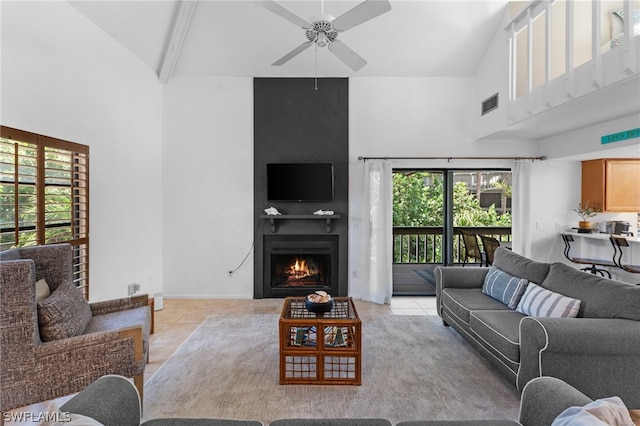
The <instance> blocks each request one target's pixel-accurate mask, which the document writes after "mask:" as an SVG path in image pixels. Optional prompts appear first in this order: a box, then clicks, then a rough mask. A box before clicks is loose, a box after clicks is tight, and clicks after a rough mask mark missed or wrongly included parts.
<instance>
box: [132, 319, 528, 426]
mask: <svg viewBox="0 0 640 426" xmlns="http://www.w3.org/2000/svg"><path fill="white" fill-rule="evenodd" d="M362 352H363V356H362V385H361V386H353V385H347V386H339V385H280V384H279V383H278V380H279V376H278V362H279V359H278V315H273V314H269V315H233V316H225V315H220V316H218V315H214V316H210V317H208V318H207V319H206V320H205V321H204V322H203V323H202V324H201V325H200V326H199V327H198V329H196V330H195V331H194V332H193V334H192V335H191V336H190V337H189V338H188V339H187V340H186V341H185V342H184V343H183V344H182V346H180V347H179V348H178V349H177V350H176V352H175V353H174V354H173V355H172V356H171V357H170V358H169V359H168V360H167V361H166V362H165V363H164V364H163V365H162V366H161V367H160V368H159V369H158V371H157V372H156V373H155V374H154V375H153V376H151V378H149V380H147V382H146V383H145V394H144V420H149V419H153V418H159V417H209V418H233V419H255V420H259V421H262V422H264V423H265V424H268V423H269V422H271V421H272V420H275V419H280V418H312V417H322V418H329V417H360V418H362V417H383V418H387V419H389V420H390V421H391V422H392V423H394V424H395V423H397V422H400V421H405V420H421V419H436V420H440V419H463V420H468V419H505V418H509V419H517V417H518V408H519V396H518V393H517V391H516V390H515V388H514V386H513V385H511V384H509V383H507V382H506V380H504V379H503V378H502V376H500V375H499V374H498V373H497V372H496V371H495V370H493V369H492V367H491V366H490V365H489V364H488V363H487V362H486V361H485V360H484V359H483V358H482V357H481V356H480V355H479V354H478V353H477V352H476V351H475V350H474V349H473V348H472V347H471V346H470V345H469V344H468V343H467V342H466V341H464V340H463V339H462V338H461V337H460V336H458V335H457V334H456V333H455V331H453V330H451V329H450V328H447V327H444V326H443V325H442V323H441V321H440V319H439V318H434V317H424V316H415V317H413V316H379V317H366V318H365V319H363V341H362Z"/></svg>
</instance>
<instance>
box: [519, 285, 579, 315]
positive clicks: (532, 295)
mask: <svg viewBox="0 0 640 426" xmlns="http://www.w3.org/2000/svg"><path fill="white" fill-rule="evenodd" d="M579 310H580V300H578V299H572V298H570V297H567V296H563V295H562V294H559V293H555V292H553V291H550V290H547V289H545V288H542V287H540V286H539V285H537V284H534V283H529V285H528V286H527V290H526V291H525V292H524V295H523V296H522V299H520V303H518V307H517V308H516V311H518V312H520V313H523V314H525V315H530V316H532V317H554V318H575V317H576V316H578V311H579Z"/></svg>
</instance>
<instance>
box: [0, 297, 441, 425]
mask: <svg viewBox="0 0 640 426" xmlns="http://www.w3.org/2000/svg"><path fill="white" fill-rule="evenodd" d="M283 300H284V299H258V300H252V299H165V300H164V303H163V309H162V310H158V311H155V323H154V324H155V330H154V331H155V332H154V334H152V335H151V337H150V350H149V363H148V364H147V366H146V368H145V382H146V381H147V380H149V378H150V377H151V376H152V375H153V374H154V373H155V372H156V371H157V370H158V368H160V367H161V366H162V364H163V363H164V362H165V361H166V360H167V359H169V357H170V356H171V355H172V354H173V352H174V351H175V350H176V349H177V348H178V347H179V346H180V345H181V344H182V343H183V342H184V341H185V340H186V339H187V337H189V336H190V335H191V333H193V331H194V330H195V329H196V328H198V326H199V325H200V324H201V323H202V322H203V321H204V320H205V319H206V318H207V317H208V316H209V315H225V314H226V315H232V314H280V311H281V310H282V303H283ZM355 305H356V309H357V310H358V314H359V315H360V317H361V318H362V319H363V320H364V321H366V318H367V317H370V316H379V315H431V316H437V312H436V298H435V297H394V298H392V300H391V304H389V305H378V304H376V303H371V302H364V301H362V300H355ZM69 398H71V395H70V396H65V397H61V398H58V399H56V400H54V401H46V402H42V403H38V404H33V405H29V406H27V407H21V408H16V409H15V410H11V412H29V413H43V412H47V411H49V410H50V409H51V407H49V406H50V404H51V403H52V402H53V403H55V404H57V405H58V406H60V405H62V404H64V403H65V402H66V401H67V400H68V399H69ZM0 423H1V422H0ZM11 424H12V425H15V426H17V425H33V424H35V423H34V422H17V421H13V422H11Z"/></svg>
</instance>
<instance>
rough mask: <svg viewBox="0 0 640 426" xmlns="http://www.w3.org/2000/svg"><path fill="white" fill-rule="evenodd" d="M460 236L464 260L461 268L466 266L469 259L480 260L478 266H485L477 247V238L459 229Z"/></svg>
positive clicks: (482, 254)
mask: <svg viewBox="0 0 640 426" xmlns="http://www.w3.org/2000/svg"><path fill="white" fill-rule="evenodd" d="M460 235H462V243H463V244H464V253H465V254H464V259H463V261H462V266H464V265H466V264H467V261H468V260H469V259H470V258H471V259H478V260H480V266H482V265H484V264H485V257H484V253H483V252H482V251H481V250H480V246H479V245H478V237H477V235H476V234H474V233H472V232H469V231H465V230H463V229H460Z"/></svg>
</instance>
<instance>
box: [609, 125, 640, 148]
mask: <svg viewBox="0 0 640 426" xmlns="http://www.w3.org/2000/svg"><path fill="white" fill-rule="evenodd" d="M633 138H640V128H637V129H631V130H627V131H624V132H619V133H613V134H611V135H606V136H603V137H602V138H601V143H602V144H605V143H613V142H620V141H624V140H627V139H633Z"/></svg>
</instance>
